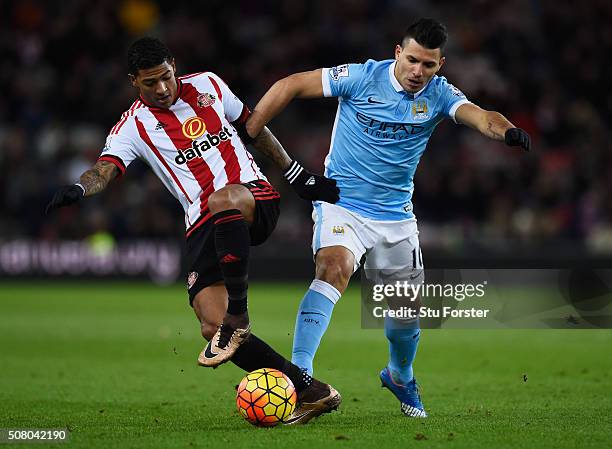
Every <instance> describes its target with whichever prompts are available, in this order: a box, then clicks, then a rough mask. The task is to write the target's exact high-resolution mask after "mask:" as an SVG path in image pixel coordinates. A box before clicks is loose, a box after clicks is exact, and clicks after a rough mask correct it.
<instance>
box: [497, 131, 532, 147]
mask: <svg viewBox="0 0 612 449" xmlns="http://www.w3.org/2000/svg"><path fill="white" fill-rule="evenodd" d="M504 141H505V142H506V145H508V146H511V147H521V148H523V150H525V151H529V150H531V137H529V134H527V132H525V130H523V129H521V128H510V129H509V130H507V131H506V134H504Z"/></svg>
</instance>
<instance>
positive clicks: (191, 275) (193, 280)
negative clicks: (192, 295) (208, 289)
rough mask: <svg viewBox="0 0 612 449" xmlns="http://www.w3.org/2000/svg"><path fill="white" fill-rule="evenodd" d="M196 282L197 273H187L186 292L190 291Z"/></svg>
mask: <svg viewBox="0 0 612 449" xmlns="http://www.w3.org/2000/svg"><path fill="white" fill-rule="evenodd" d="M197 280H198V273H197V271H192V272H191V273H189V276H187V290H189V289H191V287H193V286H194V284H195V283H196V281H197Z"/></svg>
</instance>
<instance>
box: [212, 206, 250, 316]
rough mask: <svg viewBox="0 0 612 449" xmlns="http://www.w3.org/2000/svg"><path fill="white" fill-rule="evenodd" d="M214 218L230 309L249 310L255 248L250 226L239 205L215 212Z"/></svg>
mask: <svg viewBox="0 0 612 449" xmlns="http://www.w3.org/2000/svg"><path fill="white" fill-rule="evenodd" d="M212 221H213V224H214V226H215V248H216V250H217V259H218V261H219V266H220V267H221V273H222V274H223V280H224V281H225V288H226V289H227V295H228V298H229V303H228V306H227V313H229V314H230V315H241V314H243V313H245V312H246V311H247V289H248V285H249V254H250V251H251V236H250V234H249V226H248V225H247V222H246V220H245V219H244V217H243V216H242V213H241V212H240V211H239V210H238V209H229V210H224V211H222V212H218V213H216V214H215V215H213V216H212Z"/></svg>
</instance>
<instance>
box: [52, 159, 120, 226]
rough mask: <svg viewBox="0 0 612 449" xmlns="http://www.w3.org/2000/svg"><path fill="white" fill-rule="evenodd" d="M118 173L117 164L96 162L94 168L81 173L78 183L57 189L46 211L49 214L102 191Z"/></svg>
mask: <svg viewBox="0 0 612 449" xmlns="http://www.w3.org/2000/svg"><path fill="white" fill-rule="evenodd" d="M118 173H119V169H118V168H117V167H116V166H115V164H113V163H111V162H107V161H98V162H96V164H95V165H94V166H93V167H92V168H90V169H89V170H87V171H86V172H85V173H83V174H82V175H81V179H80V180H79V182H78V183H77V184H73V185H71V186H62V187H60V188H59V189H57V191H56V192H55V194H54V195H53V199H51V201H50V202H49V204H47V208H46V209H45V213H46V214H48V213H49V212H51V211H53V210H55V209H58V208H60V207H64V206H69V205H71V204H74V203H76V202H77V201H80V200H81V198H83V197H85V196H90V195H95V194H96V193H99V192H101V191H102V190H104V189H105V188H106V186H107V185H108V183H109V182H110V181H111V179H113V178H115V177H116V176H117V174H118Z"/></svg>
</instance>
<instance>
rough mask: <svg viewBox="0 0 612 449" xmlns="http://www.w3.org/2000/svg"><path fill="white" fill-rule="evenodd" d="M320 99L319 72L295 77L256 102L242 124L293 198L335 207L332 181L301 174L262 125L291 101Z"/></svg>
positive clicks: (309, 174)
mask: <svg viewBox="0 0 612 449" xmlns="http://www.w3.org/2000/svg"><path fill="white" fill-rule="evenodd" d="M322 96H323V85H322V83H321V69H318V70H312V71H310V72H302V73H296V74H293V75H291V76H288V77H287V78H283V79H281V80H279V81H277V82H276V83H274V84H273V85H272V87H271V88H270V89H269V90H268V91H267V92H266V94H265V95H264V96H263V97H262V98H261V100H259V103H257V106H255V109H254V110H253V112H252V113H251V115H250V116H249V119H248V120H247V122H246V132H247V134H248V136H249V137H251V138H252V137H253V136H256V137H255V138H254V139H253V145H254V146H255V148H256V149H257V150H258V151H260V152H262V153H263V154H265V155H266V156H268V157H269V158H270V159H272V160H273V161H274V163H275V164H276V165H277V166H278V167H280V168H281V169H282V170H283V171H284V176H285V178H287V180H288V181H289V183H290V184H291V186H292V187H293V188H294V189H295V191H296V192H297V194H298V195H299V196H300V197H301V198H303V199H305V200H309V201H325V202H328V203H335V202H337V201H338V200H339V199H340V196H339V193H340V189H338V187H336V181H335V180H333V179H329V178H326V177H325V176H320V175H315V174H314V173H310V172H309V171H307V170H305V169H304V167H302V166H301V165H300V163H299V162H297V161H295V160H292V159H291V157H290V156H289V155H288V154H287V152H286V151H285V150H284V149H283V147H282V145H281V144H280V143H279V141H278V140H276V137H274V135H273V134H272V133H271V132H270V130H268V128H266V124H267V123H268V122H270V120H272V119H273V118H274V117H276V116H277V115H278V114H279V113H280V112H281V111H282V110H283V109H285V108H286V107H287V105H288V104H289V103H290V102H291V100H293V99H294V98H315V97H322Z"/></svg>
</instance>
